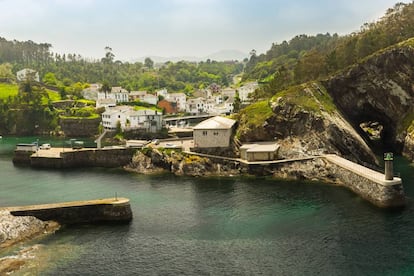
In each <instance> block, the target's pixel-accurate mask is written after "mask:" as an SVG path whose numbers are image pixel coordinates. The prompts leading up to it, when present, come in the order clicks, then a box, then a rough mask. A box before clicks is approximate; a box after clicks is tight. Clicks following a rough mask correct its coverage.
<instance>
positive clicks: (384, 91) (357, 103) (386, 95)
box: [238, 38, 414, 164]
mask: <svg viewBox="0 0 414 276" xmlns="http://www.w3.org/2000/svg"><path fill="white" fill-rule="evenodd" d="M268 105H269V106H270V109H271V113H270V115H267V116H266V118H264V119H262V120H261V122H260V123H256V125H254V126H251V125H248V122H246V121H248V120H246V119H245V118H244V117H245V115H244V114H243V113H241V115H240V118H239V120H240V123H241V125H240V127H239V131H238V137H239V139H240V140H241V141H242V142H243V141H255V140H256V141H260V140H277V141H278V142H279V143H280V144H281V152H282V157H292V156H295V155H296V156H297V155H299V156H300V155H309V154H317V153H326V152H327V153H336V154H339V155H341V156H344V157H346V158H348V159H351V160H354V161H357V162H359V163H365V162H367V163H371V164H372V163H374V161H373V160H374V159H375V157H374V155H373V152H372V149H374V150H376V151H377V152H381V151H382V152H383V151H394V152H395V153H397V154H399V153H403V154H404V155H405V156H407V157H408V158H410V159H411V160H414V138H413V137H414V134H412V133H414V131H411V132H412V133H411V134H410V131H408V128H409V126H410V125H411V124H412V122H413V119H414V38H413V39H411V40H408V41H405V42H403V43H400V44H398V45H395V46H393V47H390V48H387V49H385V50H382V51H380V52H378V53H376V54H374V55H372V56H370V57H368V58H366V59H364V60H363V61H361V62H360V63H358V64H356V65H354V66H352V67H350V68H348V69H347V70H344V71H343V72H340V73H338V74H337V75H335V76H333V77H331V78H330V79H327V80H325V81H323V82H320V83H307V84H303V85H300V86H297V87H293V88H289V89H287V90H286V91H280V92H278V93H276V95H275V96H274V97H273V99H271V100H270V101H269V102H268ZM262 110H264V108H263V107H262ZM263 113H266V112H265V111H263ZM411 128H412V129H414V127H411Z"/></svg>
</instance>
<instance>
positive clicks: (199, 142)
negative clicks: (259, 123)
mask: <svg viewBox="0 0 414 276" xmlns="http://www.w3.org/2000/svg"><path fill="white" fill-rule="evenodd" d="M235 123H236V121H235V120H232V119H228V118H224V117H221V116H216V117H213V118H210V119H207V120H205V121H203V122H201V123H199V124H198V125H196V126H195V127H193V137H194V147H195V148H227V147H229V146H230V139H231V137H232V134H233V126H234V125H235Z"/></svg>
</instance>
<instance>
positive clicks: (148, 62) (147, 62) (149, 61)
mask: <svg viewBox="0 0 414 276" xmlns="http://www.w3.org/2000/svg"><path fill="white" fill-rule="evenodd" d="M144 65H145V66H146V67H147V68H149V69H152V68H154V61H152V59H151V58H149V57H147V58H145V60H144Z"/></svg>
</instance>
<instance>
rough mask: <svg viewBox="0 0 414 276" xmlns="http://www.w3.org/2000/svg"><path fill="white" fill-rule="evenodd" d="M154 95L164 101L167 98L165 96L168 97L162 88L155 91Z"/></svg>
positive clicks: (165, 90)
mask: <svg viewBox="0 0 414 276" xmlns="http://www.w3.org/2000/svg"><path fill="white" fill-rule="evenodd" d="M155 95H157V97H160V96H161V97H163V98H164V99H166V98H167V95H168V91H167V89H166V88H163V89H160V90H157V91H156V92H155Z"/></svg>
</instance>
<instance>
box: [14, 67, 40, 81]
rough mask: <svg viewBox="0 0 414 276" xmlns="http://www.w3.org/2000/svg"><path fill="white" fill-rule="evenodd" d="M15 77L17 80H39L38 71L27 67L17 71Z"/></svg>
mask: <svg viewBox="0 0 414 276" xmlns="http://www.w3.org/2000/svg"><path fill="white" fill-rule="evenodd" d="M16 78H17V80H18V81H26V80H34V81H37V82H40V77H39V73H38V72H37V71H36V70H33V69H29V68H25V69H23V70H20V71H17V73H16Z"/></svg>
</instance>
